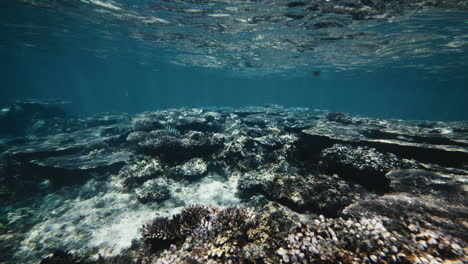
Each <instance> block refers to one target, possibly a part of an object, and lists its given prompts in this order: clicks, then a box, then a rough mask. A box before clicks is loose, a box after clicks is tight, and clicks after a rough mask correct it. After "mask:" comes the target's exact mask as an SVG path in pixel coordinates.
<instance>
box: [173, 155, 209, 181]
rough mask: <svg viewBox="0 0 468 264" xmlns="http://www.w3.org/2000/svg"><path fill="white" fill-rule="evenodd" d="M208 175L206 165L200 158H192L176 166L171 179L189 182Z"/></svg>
mask: <svg viewBox="0 0 468 264" xmlns="http://www.w3.org/2000/svg"><path fill="white" fill-rule="evenodd" d="M207 173H208V165H207V164H206V163H205V161H204V160H203V159H201V158H193V159H191V160H189V161H187V162H185V163H184V164H182V165H179V166H176V167H175V168H174V170H173V172H172V175H173V177H175V178H178V179H185V180H189V181H193V180H197V179H200V178H202V177H203V176H205V175H206V174H207Z"/></svg>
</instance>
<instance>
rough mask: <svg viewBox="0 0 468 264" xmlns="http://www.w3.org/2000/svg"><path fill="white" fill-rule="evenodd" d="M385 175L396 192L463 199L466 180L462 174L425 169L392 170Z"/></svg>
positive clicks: (467, 181) (467, 182)
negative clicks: (448, 173) (449, 173)
mask: <svg viewBox="0 0 468 264" xmlns="http://www.w3.org/2000/svg"><path fill="white" fill-rule="evenodd" d="M386 177H387V178H388V179H389V180H390V187H391V188H392V190H394V191H396V192H407V193H411V194H414V195H433V196H436V197H444V198H445V199H447V200H458V201H460V202H463V201H464V200H465V195H466V191H465V190H464V189H463V186H464V185H466V184H468V180H467V179H466V178H465V177H464V176H462V175H446V174H445V175H444V174H440V173H436V172H432V171H427V170H416V169H411V170H394V171H391V172H389V173H388V174H387V175H386Z"/></svg>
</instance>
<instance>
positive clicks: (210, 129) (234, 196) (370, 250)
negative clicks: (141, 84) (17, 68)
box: [0, 102, 468, 264]
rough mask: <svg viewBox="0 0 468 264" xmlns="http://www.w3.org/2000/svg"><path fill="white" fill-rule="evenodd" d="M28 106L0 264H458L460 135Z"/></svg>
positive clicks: (8, 195)
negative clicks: (78, 113) (81, 113)
mask: <svg viewBox="0 0 468 264" xmlns="http://www.w3.org/2000/svg"><path fill="white" fill-rule="evenodd" d="M34 104H36V103H35V102H28V103H27V105H26V103H23V106H22V107H18V106H16V107H15V106H11V107H9V108H4V110H2V113H0V122H2V128H3V130H4V131H3V132H4V136H3V137H2V138H1V139H0V196H1V200H0V201H1V209H0V210H1V212H0V250H1V252H2V254H1V256H0V263H2V264H6V263H41V264H58V263H60V264H78V263H89V264H91V263H96V264H97V263H139V264H160V263H161V264H163V263H187V264H188V263H190V264H194V263H213V264H214V263H233V264H234V263H251V264H260V263H264V264H273V263H330V264H332V263H414V264H416V263H431V264H435V263H460V264H461V263H468V257H467V252H468V199H467V198H468V177H467V175H468V122H428V121H405V120H385V119H375V118H367V117H357V116H350V115H347V114H345V113H333V112H327V111H321V110H311V109H307V108H284V107H281V106H278V105H267V106H263V107H243V108H200V109H199V108H179V109H168V110H162V111H154V112H145V113H141V114H138V115H134V116H132V115H129V114H115V113H112V114H111V113H101V114H98V115H95V116H91V117H86V118H85V117H83V118H78V117H69V116H67V115H66V114H64V113H63V112H61V111H59V110H57V108H56V107H55V106H54V107H53V108H44V107H43V106H41V105H40V104H41V103H37V104H39V105H36V106H34ZM35 111H36V113H35ZM15 115H19V116H18V118H16V117H15Z"/></svg>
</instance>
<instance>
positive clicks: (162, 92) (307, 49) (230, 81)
mask: <svg viewBox="0 0 468 264" xmlns="http://www.w3.org/2000/svg"><path fill="white" fill-rule="evenodd" d="M290 2H292V1H277V2H275V3H277V6H275V5H274V4H268V2H267V1H253V2H250V1H230V2H229V1H226V2H224V1H211V3H209V2H208V1H200V2H197V1H105V0H102V1H97V0H93V1H84V0H82V1H74V0H61V1H52V0H48V1H39V0H21V1H13V0H4V1H1V2H0V31H1V32H2V33H1V35H2V38H0V58H1V61H2V63H1V64H0V78H1V86H0V87H1V88H0V104H8V103H11V102H14V101H15V100H18V99H23V98H51V97H53V98H63V99H66V100H71V101H72V102H73V104H72V106H71V110H72V111H73V112H76V113H86V114H91V113H96V112H102V111H110V112H130V113H137V112H141V111H145V110H154V109H164V108H173V107H184V106H188V107H203V106H246V105H263V104H280V105H284V106H303V107H309V108H317V109H326V110H330V111H342V112H348V113H351V114H356V115H365V116H372V117H384V118H401V119H426V120H468V104H467V103H466V102H467V101H468V24H467V23H466V21H468V11H467V7H466V4H464V1H458V2H457V1H451V3H454V4H452V5H446V6H442V7H439V8H435V7H424V8H420V7H414V6H409V7H405V8H404V10H403V11H402V10H400V8H396V7H395V6H390V7H387V9H386V11H385V12H383V11H382V12H380V11H379V12H380V13H379V12H377V13H375V14H373V16H372V17H368V18H367V19H365V20H353V19H351V18H350V15H349V14H346V15H342V14H338V13H339V12H338V13H333V12H331V13H330V12H329V11H327V12H325V11H324V10H325V7H324V8H323V10H322V11H313V10H311V9H310V8H309V9H307V8H306V7H307V6H310V5H311V3H312V2H313V3H318V4H325V1H309V2H307V1H306V2H303V3H304V5H300V6H298V7H288V6H287V4H288V3H290ZM335 2H337V3H341V2H343V1H335ZM356 2H359V3H360V2H361V1H356ZM407 2H409V3H412V2H414V3H418V2H424V1H407ZM262 3H263V4H264V6H262ZM266 6H268V8H269V9H264V8H265V7H266ZM401 7H402V8H403V4H402V6H401ZM397 11H398V12H397ZM285 14H288V16H289V17H291V16H292V15H291V14H296V15H299V16H304V17H303V18H299V19H291V20H288V19H289V18H288V16H285ZM312 16H317V17H318V18H313V19H312ZM155 18H157V19H155ZM254 18H255V19H254ZM151 19H152V20H151ZM275 19H276V20H275ZM149 20H151V21H152V22H148V21H149ZM310 21H313V22H310ZM317 21H319V22H320V23H322V22H324V21H325V22H327V23H328V24H330V25H332V26H329V27H325V28H320V25H323V23H322V24H320V23H319V22H317ZM330 21H331V22H330ZM333 23H334V24H333ZM314 71H317V72H320V74H319V75H318V76H314V74H313V72H314Z"/></svg>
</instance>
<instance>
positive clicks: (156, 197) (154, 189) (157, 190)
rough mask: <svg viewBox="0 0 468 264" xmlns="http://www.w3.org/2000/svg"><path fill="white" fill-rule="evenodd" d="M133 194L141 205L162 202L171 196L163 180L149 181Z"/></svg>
mask: <svg viewBox="0 0 468 264" xmlns="http://www.w3.org/2000/svg"><path fill="white" fill-rule="evenodd" d="M135 193H136V195H137V198H138V201H140V202H141V203H143V204H146V203H159V202H163V201H165V200H167V199H169V198H170V196H171V193H170V191H169V188H168V187H167V182H166V181H164V180H163V179H153V180H149V181H147V182H145V183H144V184H143V185H142V186H141V187H139V188H137V189H136V190H135Z"/></svg>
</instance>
